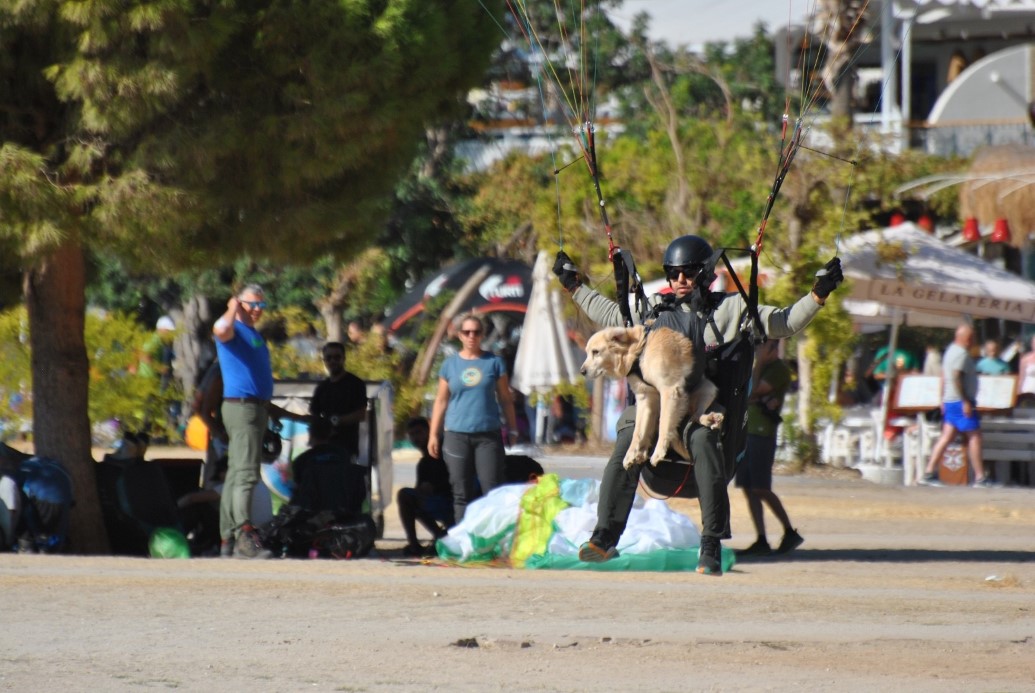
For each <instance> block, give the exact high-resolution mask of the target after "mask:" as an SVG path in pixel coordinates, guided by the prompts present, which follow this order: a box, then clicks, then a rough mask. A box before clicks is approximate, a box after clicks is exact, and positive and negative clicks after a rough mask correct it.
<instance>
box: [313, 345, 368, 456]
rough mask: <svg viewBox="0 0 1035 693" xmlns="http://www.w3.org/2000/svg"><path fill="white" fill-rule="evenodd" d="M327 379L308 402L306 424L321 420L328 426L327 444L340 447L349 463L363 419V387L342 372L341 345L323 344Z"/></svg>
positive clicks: (353, 454) (364, 410)
mask: <svg viewBox="0 0 1035 693" xmlns="http://www.w3.org/2000/svg"><path fill="white" fill-rule="evenodd" d="M323 363H324V367H325V368H326V369H327V379H326V380H324V381H323V382H321V383H320V384H319V385H317V386H316V390H315V391H314V392H313V398H312V399H311V400H310V401H309V418H310V423H312V422H313V421H314V420H316V419H325V420H326V421H328V422H329V423H330V425H331V434H330V443H332V444H334V445H340V446H342V447H344V448H345V450H346V451H347V452H348V453H349V455H350V456H351V458H352V460H353V461H354V460H355V458H356V457H357V456H358V455H359V423H360V422H361V421H363V420H364V419H366V415H367V386H366V383H364V382H363V381H362V380H361V379H360V378H358V377H356V376H355V375H353V374H352V373H349V372H348V371H347V370H345V345H344V344H342V343H341V342H327V344H325V345H324V347H323Z"/></svg>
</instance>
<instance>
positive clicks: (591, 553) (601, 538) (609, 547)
mask: <svg viewBox="0 0 1035 693" xmlns="http://www.w3.org/2000/svg"><path fill="white" fill-rule="evenodd" d="M617 555H618V549H617V548H616V546H615V542H614V541H613V540H612V539H611V537H610V536H609V535H608V533H607V532H605V531H596V532H593V536H592V537H590V538H589V541H587V542H586V543H585V544H583V545H582V546H580V547H579V560H580V561H582V562H583V563H603V562H604V561H610V560H611V559H612V558H614V557H616V556H617Z"/></svg>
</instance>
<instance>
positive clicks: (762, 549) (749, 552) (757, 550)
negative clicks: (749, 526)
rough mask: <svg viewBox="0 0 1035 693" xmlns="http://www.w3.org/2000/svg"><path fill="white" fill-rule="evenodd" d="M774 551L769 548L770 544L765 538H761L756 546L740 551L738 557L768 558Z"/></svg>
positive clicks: (756, 542)
mask: <svg viewBox="0 0 1035 693" xmlns="http://www.w3.org/2000/svg"><path fill="white" fill-rule="evenodd" d="M772 552H773V550H772V549H771V548H769V542H768V541H766V538H765V537H759V538H758V540H756V541H755V543H754V544H752V545H751V546H749V547H747V548H746V549H738V550H737V552H736V553H737V556H768V555H769V554H771V553H772Z"/></svg>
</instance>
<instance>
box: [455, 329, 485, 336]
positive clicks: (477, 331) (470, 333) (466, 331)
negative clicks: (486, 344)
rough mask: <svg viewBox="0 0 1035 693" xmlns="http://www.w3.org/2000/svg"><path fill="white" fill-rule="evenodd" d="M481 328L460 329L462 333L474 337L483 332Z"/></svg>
mask: <svg viewBox="0 0 1035 693" xmlns="http://www.w3.org/2000/svg"><path fill="white" fill-rule="evenodd" d="M481 333H482V331H481V330H460V334H462V335H463V336H465V337H474V336H475V335H479V334H481Z"/></svg>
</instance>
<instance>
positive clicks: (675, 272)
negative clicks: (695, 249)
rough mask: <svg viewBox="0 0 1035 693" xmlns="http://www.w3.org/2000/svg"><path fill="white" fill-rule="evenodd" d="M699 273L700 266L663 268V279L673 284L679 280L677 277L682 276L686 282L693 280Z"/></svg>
mask: <svg viewBox="0 0 1035 693" xmlns="http://www.w3.org/2000/svg"><path fill="white" fill-rule="evenodd" d="M700 273H701V266H700V265H675V266H673V267H666V268H665V279H668V280H669V281H671V282H674V281H676V280H677V279H679V275H681V274H682V275H683V276H684V277H686V278H687V280H693V278H694V277H696V276H697V275H698V274H700Z"/></svg>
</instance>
